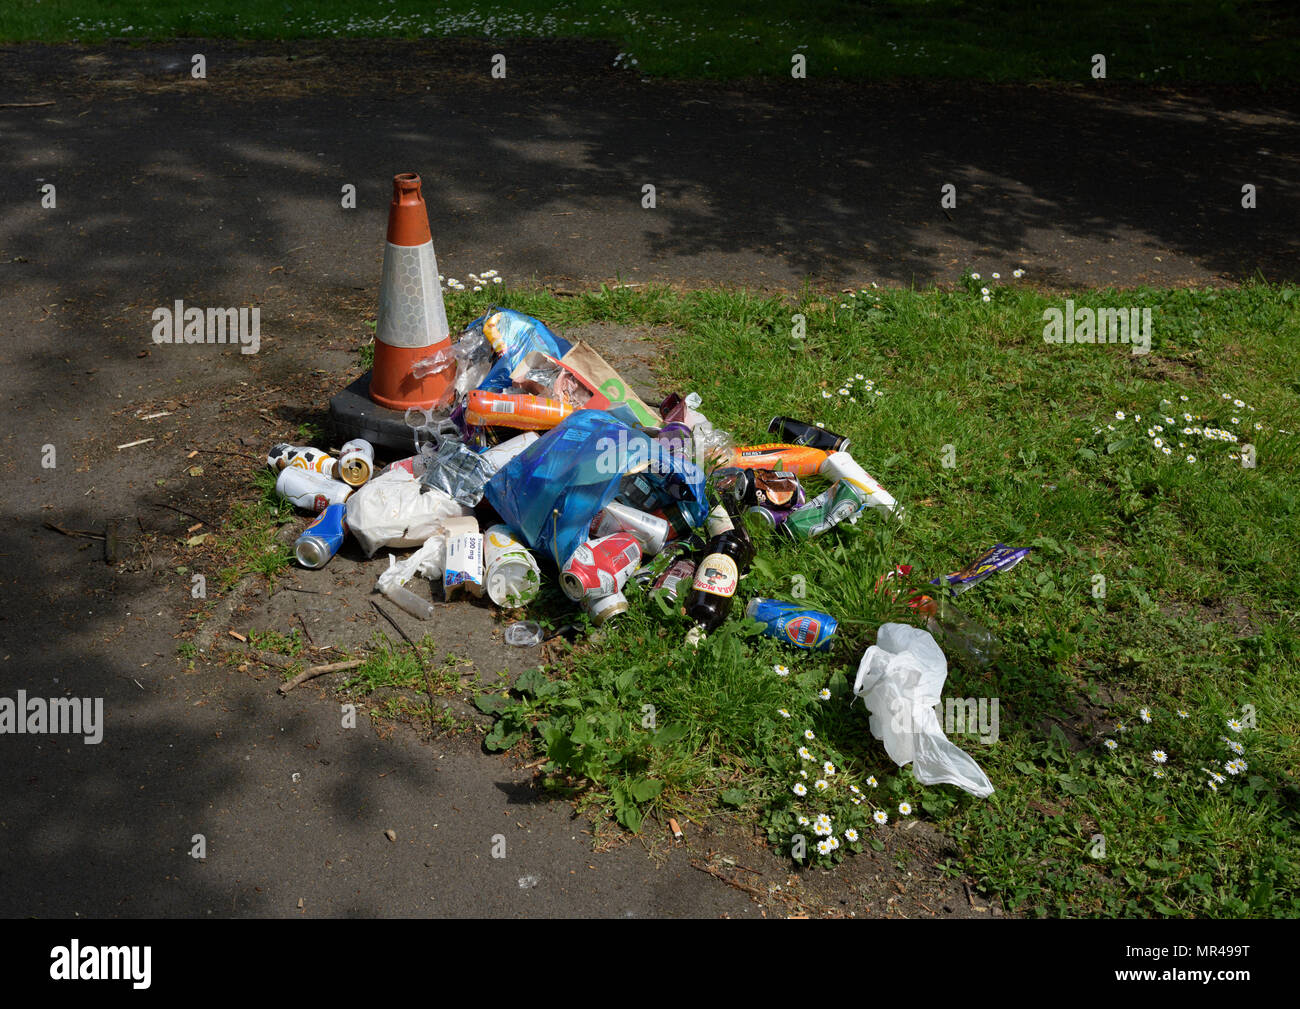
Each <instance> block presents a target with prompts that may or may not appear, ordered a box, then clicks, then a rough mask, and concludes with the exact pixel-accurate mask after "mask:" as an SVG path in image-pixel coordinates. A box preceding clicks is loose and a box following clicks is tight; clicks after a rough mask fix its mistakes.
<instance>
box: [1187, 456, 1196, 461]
mask: <svg viewBox="0 0 1300 1009" xmlns="http://www.w3.org/2000/svg"><path fill="white" fill-rule="evenodd" d="M1187 461H1188V462H1196V456H1194V455H1189V456H1188V457H1187Z"/></svg>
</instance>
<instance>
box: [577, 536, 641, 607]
mask: <svg viewBox="0 0 1300 1009" xmlns="http://www.w3.org/2000/svg"><path fill="white" fill-rule="evenodd" d="M640 564H641V544H640V543H638V542H637V539H636V537H635V536H632V535H631V534H629V533H614V534H613V535H612V536H602V537H601V538H600V539H597V540H588V541H587V542H586V543H584V544H582V546H580V547H578V549H577V550H575V551H573V556H572V557H570V558H569V559H568V560H567V561H566V562H565V563H564V567H562V568H561V569H560V588H561V589H563V590H564V594H565V595H566V596H568V597H569V598H570V599H573V600H575V601H577V600H581V599H583V598H585V597H587V596H608V595H613V594H614V593H615V592H621V591H622V590H623V586H624V585H626V584H627V580H628V578H629V577H631V575H632V572H633V571H635V570H636V569H637V568H638V567H639V566H640Z"/></svg>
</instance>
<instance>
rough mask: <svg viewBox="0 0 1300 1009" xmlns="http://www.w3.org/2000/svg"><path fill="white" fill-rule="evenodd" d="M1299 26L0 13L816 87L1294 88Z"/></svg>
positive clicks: (1133, 11)
mask: <svg viewBox="0 0 1300 1009" xmlns="http://www.w3.org/2000/svg"><path fill="white" fill-rule="evenodd" d="M1298 23H1300V16H1298V15H1297V13H1296V11H1295V9H1294V7H1291V6H1288V5H1284V4H1282V3H1278V2H1270V0H1185V2H1181V3H1170V2H1164V0H1124V2H1121V0H1098V2H1094V3H1090V4H1086V5H1082V6H1081V5H1076V4H1062V5H1050V4H1039V3H1029V2H1027V0H1021V2H1018V3H1016V2H1003V3H994V2H991V0H876V2H873V3H846V2H843V0H814V2H811V3H808V2H805V3H794V2H791V0H781V2H772V3H766V4H763V5H761V7H756V6H755V5H753V4H742V3H735V2H732V3H713V4H710V5H708V6H706V7H701V6H699V5H698V4H694V3H687V2H686V0H661V2H659V3H656V4H652V5H645V4H638V3H630V2H626V0H609V2H596V0H572V2H568V3H559V4H551V3H539V2H526V3H514V4H509V5H498V4H482V3H476V2H472V0H445V2H443V3H440V4H438V5H437V7H435V8H430V6H429V5H428V4H424V3H419V2H417V0H388V2H380V3H378V4H370V5H365V6H362V5H358V4H356V3H353V2H348V0H320V2H317V3H312V4H310V5H306V6H301V7H299V6H295V5H291V4H285V5H273V6H267V5H264V4H255V3H251V2H249V0H208V2H207V3H204V4H202V5H201V6H199V7H197V8H196V6H195V5H194V4H191V3H182V2H180V0H157V2H154V3H150V4H149V5H148V6H147V8H143V9H142V8H140V7H137V6H136V5H124V4H122V3H119V2H117V0H15V2H13V3H10V4H7V5H6V6H5V8H4V10H3V11H0V39H3V40H5V41H47V42H55V41H68V40H78V41H87V42H98V41H102V40H104V39H106V38H120V37H125V38H130V39H140V40H152V39H169V38H175V37H186V38H194V37H212V38H236V39H297V38H311V39H315V38H401V39H423V38H441V37H457V36H462V37H464V36H469V37H479V38H484V37H485V38H488V39H497V40H505V39H509V38H515V37H542V38H556V37H561V38H565V37H567V38H575V37H576V38H588V39H602V40H608V41H609V42H611V43H613V44H615V45H616V46H617V47H618V48H619V50H620V53H619V56H620V57H621V58H620V59H618V60H617V65H618V66H620V67H623V68H626V69H627V70H628V71H629V72H632V73H636V74H652V75H665V76H672V77H686V78H716V79H732V78H738V77H775V78H782V79H786V80H791V74H792V69H793V67H794V62H793V59H794V57H795V56H796V55H798V56H802V57H805V58H806V61H807V66H806V73H807V76H808V77H809V78H819V77H821V78H824V77H828V76H836V77H854V78H865V79H893V78H956V79H976V80H988V81H1025V80H1041V79H1056V80H1063V81H1089V80H1091V77H1090V74H1091V70H1092V57H1093V55H1094V54H1096V53H1100V54H1102V55H1104V56H1105V57H1106V60H1107V68H1106V70H1107V78H1108V79H1119V80H1141V81H1151V82H1179V83H1181V82H1187V81H1217V82H1249V83H1256V82H1270V81H1283V80H1294V79H1295V77H1296V68H1297V60H1298V59H1300V56H1298V55H1297V52H1298V50H1297V46H1296V37H1297V30H1296V29H1297V24H1298ZM506 51H507V53H508V50H506ZM792 83H797V82H794V81H792Z"/></svg>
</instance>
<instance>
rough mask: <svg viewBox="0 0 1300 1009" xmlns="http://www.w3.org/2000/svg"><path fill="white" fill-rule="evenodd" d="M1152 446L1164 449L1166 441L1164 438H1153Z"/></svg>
mask: <svg viewBox="0 0 1300 1009" xmlns="http://www.w3.org/2000/svg"><path fill="white" fill-rule="evenodd" d="M1151 444H1152V445H1154V446H1155V447H1156V448H1164V447H1165V440H1164V439H1163V438H1152V439H1151Z"/></svg>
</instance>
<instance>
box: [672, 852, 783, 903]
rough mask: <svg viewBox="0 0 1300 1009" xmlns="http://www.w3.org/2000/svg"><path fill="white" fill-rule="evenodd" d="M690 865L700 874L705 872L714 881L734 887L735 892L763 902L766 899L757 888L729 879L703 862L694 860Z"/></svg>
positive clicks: (764, 894) (765, 895)
mask: <svg viewBox="0 0 1300 1009" xmlns="http://www.w3.org/2000/svg"><path fill="white" fill-rule="evenodd" d="M691 865H693V866H694V867H695V868H697V869H699V870H700V872H707V873H708V874H709V875H710V876H712V877H714V878H715V879H720V880H722V882H724V883H726V884H727V885H728V886H734V887H735V888H736V889H737V890H743V891H744V892H745V893H747V894H750V895H751V896H753V897H762V898H763V899H764V900H766V899H767V894H766V893H764V892H763V891H762V890H760V889H758V888H757V887H754V886H749V885H748V884H745V883H741V882H738V881H737V880H734V879H731V878H730V877H728V876H726V875H725V874H723V873H721V872H719V871H718V870H717V869H715V868H713V866H711V865H705V864H704V863H703V862H696V861H694V860H692V861H691Z"/></svg>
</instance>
